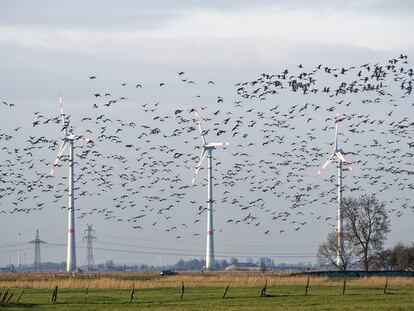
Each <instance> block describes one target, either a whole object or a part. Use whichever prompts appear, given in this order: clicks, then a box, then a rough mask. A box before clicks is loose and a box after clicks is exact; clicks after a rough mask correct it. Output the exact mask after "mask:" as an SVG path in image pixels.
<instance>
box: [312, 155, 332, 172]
mask: <svg viewBox="0 0 414 311" xmlns="http://www.w3.org/2000/svg"><path fill="white" fill-rule="evenodd" d="M331 162H332V157H330V158H329V159H328V160H327V161H326V162H325V163H324V164H323V165H322V166H321V168H320V169H319V171H318V172H317V173H316V175H319V174H320V173H322V171H323V170H324V169H325V168H326V167H327V166H328V165H329V164H330V163H331Z"/></svg>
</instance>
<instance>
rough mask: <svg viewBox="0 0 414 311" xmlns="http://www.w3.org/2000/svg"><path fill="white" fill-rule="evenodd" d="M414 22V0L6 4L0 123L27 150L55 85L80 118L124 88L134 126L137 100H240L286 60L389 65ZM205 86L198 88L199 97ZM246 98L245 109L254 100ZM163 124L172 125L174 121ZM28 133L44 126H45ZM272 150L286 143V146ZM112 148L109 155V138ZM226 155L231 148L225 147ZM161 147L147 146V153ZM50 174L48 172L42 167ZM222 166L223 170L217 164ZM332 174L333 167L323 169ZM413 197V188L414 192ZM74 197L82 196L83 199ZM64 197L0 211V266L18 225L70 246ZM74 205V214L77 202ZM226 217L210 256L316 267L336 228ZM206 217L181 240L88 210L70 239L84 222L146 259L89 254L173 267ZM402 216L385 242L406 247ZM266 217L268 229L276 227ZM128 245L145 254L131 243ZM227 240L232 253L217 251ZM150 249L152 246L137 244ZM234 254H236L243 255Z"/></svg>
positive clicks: (1, 15) (408, 49)
mask: <svg viewBox="0 0 414 311" xmlns="http://www.w3.org/2000/svg"><path fill="white" fill-rule="evenodd" d="M412 29H414V2H413V1H409V0H406V1H386V0H383V1H380V0H378V1H376V0H369V1H356V0H355V1H305V0H303V1H299V0H297V1H287V0H286V1H207V2H206V3H204V1H190V0H188V1H121V2H120V1H98V0H96V1H41V2H34V1H1V3H0V55H1V58H0V101H6V102H8V103H13V104H15V105H16V108H15V110H14V112H13V113H10V112H6V110H4V109H2V110H3V111H2V110H0V123H1V126H0V128H1V129H2V132H6V133H7V132H9V131H10V130H11V129H12V128H15V127H17V126H21V127H22V130H21V131H22V134H21V135H20V136H19V137H16V139H15V141H14V142H13V143H12V144H11V145H9V146H10V147H16V146H21V145H19V144H24V143H25V141H26V139H27V137H28V135H31V134H33V132H32V130H34V129H33V127H32V122H33V121H34V118H35V117H34V115H33V112H35V111H40V112H41V113H42V114H44V115H47V116H56V115H57V114H58V109H59V108H58V99H57V97H58V94H59V92H61V93H62V94H63V96H64V100H65V109H67V111H68V112H67V114H71V117H72V118H73V119H74V120H76V121H77V122H79V120H80V119H81V118H82V117H83V116H85V113H86V112H85V111H88V112H87V113H89V112H90V111H91V108H90V107H91V106H92V105H93V103H95V98H94V96H93V94H94V93H96V92H102V93H104V92H105V91H106V90H110V91H111V93H113V95H114V94H115V93H116V94H117V95H118V96H126V97H128V103H129V105H124V106H119V108H118V109H117V110H116V111H112V112H111V113H107V115H109V116H110V117H111V118H113V119H116V118H120V119H122V120H124V119H125V120H128V121H129V122H135V123H136V124H137V125H138V126H140V125H142V124H151V122H153V121H152V118H148V115H146V114H145V113H135V111H137V110H136V109H135V108H131V107H135V106H133V104H134V105H135V104H137V105H142V104H145V103H149V104H150V105H153V104H154V103H157V102H161V105H160V106H162V108H160V109H161V111H162V112H163V113H164V114H174V110H176V109H180V108H184V109H187V108H191V107H192V106H194V105H196V106H209V105H211V108H210V107H209V108H208V109H207V110H206V111H205V113H206V114H207V113H209V116H210V115H211V113H212V112H214V111H215V110H216V109H217V108H220V107H218V106H217V103H216V98H217V96H221V97H224V98H226V99H229V98H231V99H229V101H234V99H233V98H236V92H235V87H234V84H235V83H237V82H241V81H251V80H254V79H256V78H257V77H258V76H259V75H260V74H261V73H263V72H268V73H275V72H282V71H283V70H284V69H285V68H291V69H292V70H295V69H297V66H298V65H299V64H303V66H304V67H305V68H312V67H314V66H317V65H318V64H321V63H322V64H324V65H327V66H333V67H339V68H340V67H346V66H359V65H361V64H365V63H371V64H375V63H377V62H380V63H386V62H387V61H388V59H391V58H395V57H398V56H399V55H400V54H401V53H402V54H407V55H408V56H409V57H412V55H413V51H414V39H413V36H412ZM179 71H185V76H186V77H187V78H188V79H191V80H194V81H196V82H197V86H196V88H194V89H188V88H186V89H185V90H184V89H181V88H180V87H181V86H180V84H179V83H178V82H177V75H178V74H177V73H178V72H179ZM92 75H95V76H96V77H97V79H96V81H91V80H90V79H88V77H89V76H92ZM209 80H213V81H214V82H215V85H214V90H212V88H211V85H208V84H207V81H209ZM199 82H200V83H199ZM201 82H203V83H201ZM92 83H95V84H92ZM121 83H127V87H130V88H129V89H128V90H126V89H125V88H122V86H121ZM137 83H141V84H142V85H143V91H142V93H140V94H139V95H137V93H136V92H135V91H136V88H135V85H136V84H137ZM159 83H165V84H166V88H165V89H162V91H160V87H159ZM199 94H202V95H203V96H201V97H196V95H199ZM236 99H237V98H236ZM276 100H279V101H280V99H276ZM283 100H285V101H292V103H295V102H297V103H298V104H299V105H303V104H304V103H305V102H307V101H308V100H307V99H304V98H302V99H298V98H297V97H294V98H290V97H288V96H287V97H283ZM213 102H214V104H213ZM277 103H278V102H277ZM245 107H246V109H248V107H249V104H246V106H245ZM269 107H270V106H269ZM134 109H135V110H134ZM227 109H228V110H230V111H231V109H232V108H231V107H230V106H228V107H227ZM407 109H408V108H407ZM223 110H224V108H223ZM410 111H411V113H412V109H411V110H403V111H400V112H399V113H400V114H401V116H404V115H407V114H408V113H409V112H410ZM133 112H134V113H135V114H133ZM365 112H366V113H371V111H365ZM387 112H388V111H387ZM98 115H99V114H98ZM408 116H409V114H408ZM344 126H345V125H344ZM169 130H170V131H171V132H172V131H173V128H170V129H169ZM54 131H55V132H54ZM252 131H253V130H252ZM47 134H48V137H50V138H53V139H57V140H59V139H60V138H61V134H62V133H61V132H60V131H59V128H58V126H57V125H55V127H53V126H51V127H48V129H47ZM330 134H332V133H326V134H324V135H326V137H324V143H323V144H322V146H320V147H321V148H325V149H326V150H330V149H329V148H330V147H329V142H330V141H331V138H332V137H333V134H332V136H330ZM36 135H41V132H38V133H36ZM255 135H259V134H254V133H252V137H254V136H255ZM135 136H136V135H135ZM128 137H133V136H132V134H131V136H126V138H125V139H129V138H128ZM229 138H230V139H231V138H232V137H229ZM325 138H326V139H325ZM13 144H14V145H13ZM235 144H237V142H235ZM21 147H22V146H21ZM277 148H279V149H280V148H282V150H283V146H278V147H277ZM103 150H105V147H103ZM106 150H107V151H108V152H111V151H112V150H111V149H110V148H109V147H107V149H106ZM188 152H194V153H195V155H196V154H198V152H199V151H198V150H194V149H193V146H191V148H190V149H188ZM221 152H223V153H225V152H232V151H231V150H230V148H229V150H226V151H220V153H221ZM233 152H234V151H233ZM326 152H328V151H326ZM56 153H57V150H53V151H51V150H49V152H48V153H47V152H46V153H45V155H43V156H44V157H48V161H53V159H54V158H55V156H56ZM157 156H158V154H156V153H155V154H154V157H155V158H157ZM323 160H324V159H321V162H322V161H323ZM1 162H3V160H2V161H1ZM224 165H225V164H224ZM188 166H189V167H193V166H194V163H188ZM48 169H49V168H48V167H46V166H45V167H44V170H45V171H47V170H48ZM228 169H229V168H228V167H224V168H222V170H223V172H226V171H227V170H228ZM64 172H66V170H65V171H64ZM333 172H334V169H332V172H331V173H332V174H333ZM61 174H62V175H64V174H63V173H62V172H61ZM180 174H181V175H180V177H181V178H182V179H185V178H186V176H185V174H186V171H183V172H181V171H180ZM191 174H192V172H191V170H188V176H189V177H188V180H189V179H190V178H191ZM62 175H60V176H62ZM331 186H332V187H333V186H334V185H331ZM327 187H329V183H327ZM241 189H243V187H242V186H241ZM326 190H329V189H326ZM196 192H197V194H195V195H194V196H193V197H192V199H195V200H202V198H203V196H204V195H205V192H206V189H205V188H202V187H201V186H200V187H198V188H196ZM218 192H219V191H217V193H218ZM411 192H412V191H411ZM114 195H117V194H114ZM407 195H408V196H411V197H412V193H411V194H407ZM390 196H391V194H390ZM267 200H268V206H270V207H271V208H276V207H275V205H278V204H280V203H278V199H277V198H274V197H273V198H272V197H267ZM65 202H66V198H65V199H62V201H60V202H59V204H60V205H64V204H65ZM0 203H1V207H2V208H4V209H5V210H7V209H8V208H7V207H5V204H7V203H6V202H1V201H0ZM106 203H107V201H105V200H101V201H100V200H99V198H97V199H95V200H89V201H88V200H85V201H83V206H84V205H88V206H87V208H86V207H85V208H86V209H88V210H90V209H91V208H94V207H96V208H101V207H105V206H106V205H105V204H106ZM77 204H78V205H82V199H79V200H78V201H77ZM200 204H202V202H201V203H200ZM60 205H59V206H58V207H57V208H56V207H50V206H49V207H47V208H45V209H44V210H43V211H42V212H33V213H31V214H29V215H27V214H25V213H15V214H12V215H8V214H1V216H0V234H1V236H0V245H1V249H0V265H4V264H7V261H8V257H7V255H8V253H7V245H10V244H12V245H15V243H16V241H17V232H18V231H21V232H22V240H23V241H29V240H31V239H33V238H34V233H35V230H36V228H39V229H40V234H41V238H42V239H43V240H46V241H52V242H53V243H56V244H59V243H60V244H64V243H66V226H67V223H66V221H67V216H66V211H64V210H62V209H60V208H59V207H60ZM77 207H78V208H80V209H81V210H82V208H84V207H80V206H77ZM108 208H109V209H110V208H111V206H109V207H108ZM125 212H127V211H125ZM237 213H240V211H237ZM137 214H139V213H137V212H135V214H134V212H133V211H130V212H129V214H128V215H137ZM194 214H195V213H194V212H188V210H185V209H183V208H182V207H180V208H177V209H175V210H174V211H173V212H171V220H169V224H171V225H172V226H173V225H179V224H181V223H183V222H184V223H185V222H186V221H188V222H191V223H192V222H193V220H194V217H193V216H194ZM322 214H323V215H324V218H325V217H326V215H328V216H329V215H332V217H334V215H335V214H336V212H335V203H332V206H331V209H330V210H326V209H325V210H324V212H323V213H322ZM189 215H191V216H189ZM407 215H409V216H410V217H412V216H411V215H410V214H407ZM196 216H197V215H196ZM151 217H152V218H151V219H150V220H148V222H149V223H150V222H153V221H157V219H156V217H157V216H156V215H154V216H151ZM186 217H188V219H187V218H186ZM226 217H227V218H225V217H223V219H222V221H220V220H218V221H217V224H218V226H219V227H220V230H221V231H222V232H224V233H223V234H222V235H220V233H219V232H217V233H218V234H216V242H217V245H216V251H217V253H218V255H220V253H222V254H223V257H226V258H228V257H230V256H228V254H230V253H229V252H230V251H232V252H234V254H246V256H245V257H248V254H250V253H252V254H253V255H252V256H250V257H254V258H258V257H260V255H261V254H263V255H265V254H270V255H269V257H271V255H272V254H276V253H280V254H288V253H289V254H298V253H301V254H302V253H305V254H306V256H304V257H294V256H293V257H277V256H276V255H275V256H274V257H273V258H274V259H275V260H276V261H277V262H281V261H285V262H299V261H311V262H314V261H315V259H314V254H315V253H316V249H317V246H318V244H319V243H320V242H321V241H322V240H323V239H324V238H325V237H326V234H327V233H328V231H329V230H332V228H331V224H322V225H321V224H320V223H315V222H312V220H311V219H312V218H311V216H309V218H305V219H302V221H303V220H305V221H307V222H308V223H309V224H308V225H307V226H306V227H305V229H303V230H301V231H300V232H297V231H295V230H288V229H286V232H285V234H283V235H280V234H279V228H278V225H277V224H274V226H275V227H274V228H271V229H272V230H273V229H274V232H276V233H277V234H276V235H275V236H272V238H267V237H264V235H263V231H264V230H265V229H263V230H262V231H261V232H260V233H259V232H257V231H255V228H252V226H246V225H243V224H241V225H239V226H233V227H231V230H227V231H226V229H225V227H226V221H225V220H226V219H228V217H229V216H228V215H226ZM262 217H263V220H262V223H265V222H266V221H267V220H266V217H267V216H262ZM200 218H201V219H202V221H201V222H199V223H198V224H196V225H195V227H196V226H198V228H199V233H200V235H196V236H193V235H192V234H193V232H194V231H191V230H190V229H188V230H184V229H183V228H182V229H183V230H182V231H180V232H179V233H177V234H179V235H180V236H182V237H181V238H180V239H176V238H175V236H176V235H177V234H175V235H174V236H173V237H171V236H169V235H168V234H166V233H165V228H167V224H168V221H166V222H165V223H164V224H165V226H164V227H160V228H158V227H157V226H155V227H153V228H151V226H149V228H148V227H146V228H147V229H145V230H142V231H137V230H134V229H131V226H130V225H129V224H125V223H120V222H117V221H113V220H105V219H104V218H103V217H100V216H98V215H92V216H90V217H89V218H88V217H84V218H82V219H79V220H78V223H77V230H78V236H77V243H78V245H80V246H84V245H83V243H82V239H81V235H82V233H83V230H84V229H85V228H86V223H93V224H94V227H95V230H96V234H97V237H98V241H101V242H107V243H115V244H116V245H118V246H119V248H122V247H121V246H120V245H121V243H125V244H128V245H141V246H143V247H147V248H141V250H142V251H143V254H134V255H133V256H132V255H131V256H129V255H128V256H125V254H123V253H119V252H118V253H116V252H113V253H111V252H110V251H103V250H101V251H96V253H95V261H96V262H103V261H105V260H107V259H114V260H115V261H116V262H122V263H131V262H140V263H153V264H158V263H159V261H160V260H161V261H162V262H164V263H174V262H176V261H177V260H178V259H179V258H180V257H185V258H189V257H196V258H200V257H202V254H203V253H204V249H205V237H204V233H203V232H204V230H205V229H204V228H205V219H204V218H205V214H202V215H201V216H200ZM235 218H237V215H235ZM410 223H411V221H410V220H409V219H407V217H402V218H396V219H395V220H393V223H392V226H393V227H392V230H393V231H392V234H391V235H390V239H389V242H388V244H387V245H392V244H393V243H395V242H397V241H403V242H405V243H410V242H412V239H411V238H410V236H409V233H411V231H410V228H411V227H410ZM187 224H188V223H187ZM268 226H270V227H271V226H272V224H271V222H270V223H269V224H268ZM293 226H294V225H292V227H293ZM227 228H228V227H227ZM217 230H218V229H217ZM108 245H109V246H108ZM101 247H102V248H104V247H107V248H116V247H115V246H114V245H112V244H107V245H105V244H101ZM150 247H159V249H158V250H157V249H156V248H150ZM168 247H169V248H168ZM12 248H13V252H12V258H11V259H12V261H13V262H16V256H17V254H16V252H15V246H13V247H12ZM135 249H139V246H137V247H136V248H135ZM224 249H226V250H229V252H227V253H226V252H224V251H223V250H224ZM145 250H148V252H147V253H145ZM181 250H187V251H188V252H184V251H181ZM65 251H66V250H65V247H59V246H53V245H49V246H46V248H44V250H43V251H42V259H43V260H48V261H64V260H65V257H66V254H65ZM24 252H25V253H26V262H27V263H29V262H31V261H32V258H33V250H32V247H31V246H24ZM177 253H178V254H177ZM181 253H186V254H187V253H188V254H189V255H188V256H187V255H182V254H181ZM239 257H241V258H242V259H243V258H244V257H243V256H242V255H239ZM84 258H85V251H84V249H81V248H80V249H79V250H78V264H83V263H84V261H85V259H84ZM219 259H220V258H219Z"/></svg>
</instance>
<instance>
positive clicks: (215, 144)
mask: <svg viewBox="0 0 414 311" xmlns="http://www.w3.org/2000/svg"><path fill="white" fill-rule="evenodd" d="M229 145H230V143H229V142H228V141H224V142H221V143H208V144H207V147H227V146H229Z"/></svg>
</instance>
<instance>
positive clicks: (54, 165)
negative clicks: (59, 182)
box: [49, 140, 67, 177]
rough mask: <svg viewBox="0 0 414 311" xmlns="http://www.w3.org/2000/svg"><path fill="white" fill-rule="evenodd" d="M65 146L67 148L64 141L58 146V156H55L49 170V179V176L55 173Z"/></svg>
mask: <svg viewBox="0 0 414 311" xmlns="http://www.w3.org/2000/svg"><path fill="white" fill-rule="evenodd" d="M66 146H67V141H66V140H64V141H63V142H62V144H61V145H60V148H59V152H58V155H57V157H56V160H55V162H54V163H53V167H52V169H51V171H50V173H49V177H51V176H52V175H53V173H54V172H55V170H56V167H57V164H58V162H59V160H60V158H61V157H62V154H63V152H64V151H65V149H66Z"/></svg>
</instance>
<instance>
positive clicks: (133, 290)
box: [129, 283, 135, 303]
mask: <svg viewBox="0 0 414 311" xmlns="http://www.w3.org/2000/svg"><path fill="white" fill-rule="evenodd" d="M134 297H135V283H132V289H131V300H130V301H129V303H132V300H134Z"/></svg>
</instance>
